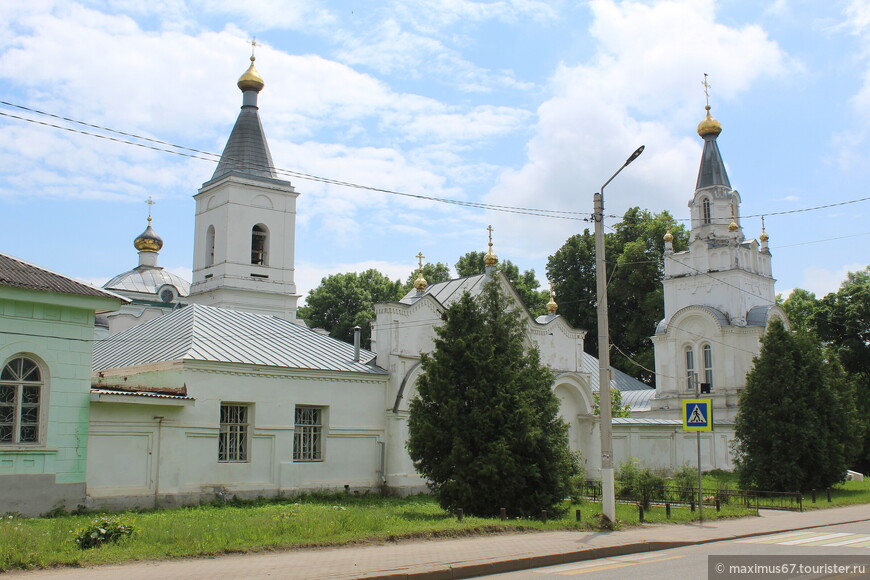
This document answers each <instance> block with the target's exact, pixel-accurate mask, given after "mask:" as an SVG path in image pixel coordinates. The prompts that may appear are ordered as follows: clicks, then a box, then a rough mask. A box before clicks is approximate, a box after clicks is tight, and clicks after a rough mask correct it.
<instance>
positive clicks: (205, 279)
mask: <svg viewBox="0 0 870 580" xmlns="http://www.w3.org/2000/svg"><path fill="white" fill-rule="evenodd" d="M255 60H256V59H255V57H254V55H253V54H252V55H251V65H250V66H249V67H248V70H246V71H245V73H244V74H243V75H242V76H241V78H239V81H238V87H239V89H240V90H241V91H242V110H241V112H240V113H239V117H238V119H237V120H236V124H235V126H234V127H233V130H232V133H230V137H229V140H228V141H227V144H226V147H225V148H224V151H223V154H222V155H221V159H220V162H219V163H218V166H217V169H215V172H214V175H212V177H211V179H210V180H209V181H207V182H205V183H204V184H203V185H202V187H201V188H200V189H199V192H198V193H197V194H196V195H195V196H194V199H195V200H196V225H195V241H194V258H193V281H192V284H191V287H190V302H196V303H199V304H206V305H208V306H217V307H221V308H230V309H235V310H244V311H248V312H256V313H260V314H271V315H274V316H278V317H280V318H284V319H287V320H295V319H296V303H297V300H298V299H299V295H298V294H297V293H296V283H295V282H294V259H295V258H294V254H295V240H296V198H297V197H298V195H299V194H298V193H296V190H295V189H294V188H293V186H292V184H291V183H290V182H289V181H284V180H282V179H279V178H278V174H277V172H276V171H275V166H274V164H273V163H272V155H271V153H270V152H269V145H268V143H267V142H266V135H265V133H264V132H263V125H262V123H261V122H260V115H259V108H258V105H257V97H258V95H259V93H260V91H261V90H262V89H263V87H264V86H265V83H264V82H263V79H262V77H261V76H260V74H259V73H258V72H257V69H256V68H255V67H254V61H255Z"/></svg>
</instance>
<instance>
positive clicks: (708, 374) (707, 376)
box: [701, 344, 713, 391]
mask: <svg viewBox="0 0 870 580" xmlns="http://www.w3.org/2000/svg"><path fill="white" fill-rule="evenodd" d="M701 352H702V353H703V354H702V356H701V362H702V364H703V365H704V382H705V383H707V384H708V385H710V390H711V391H712V390H713V347H712V346H710V345H709V344H705V345H704V346H702V347H701Z"/></svg>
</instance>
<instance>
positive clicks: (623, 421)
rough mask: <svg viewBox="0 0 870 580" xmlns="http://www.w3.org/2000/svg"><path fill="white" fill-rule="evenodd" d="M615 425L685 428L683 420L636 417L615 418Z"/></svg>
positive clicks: (725, 422)
mask: <svg viewBox="0 0 870 580" xmlns="http://www.w3.org/2000/svg"><path fill="white" fill-rule="evenodd" d="M613 424H614V425H671V426H675V427H676V426H679V427H682V426H683V420H682V419H642V418H635V417H614V418H613ZM713 425H722V426H723V427H724V426H728V425H734V421H717V420H715V419H714V420H713Z"/></svg>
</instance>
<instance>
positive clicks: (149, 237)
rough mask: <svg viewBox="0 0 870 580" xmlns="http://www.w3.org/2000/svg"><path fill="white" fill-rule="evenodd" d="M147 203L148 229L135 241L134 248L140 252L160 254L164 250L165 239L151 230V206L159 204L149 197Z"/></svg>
mask: <svg viewBox="0 0 870 580" xmlns="http://www.w3.org/2000/svg"><path fill="white" fill-rule="evenodd" d="M145 203H147V204H148V227H147V228H145V231H144V232H142V233H141V234H139V235H138V236H137V237H136V239H135V240H133V247H134V248H136V249H137V250H139V251H140V252H159V251H160V249H161V248H163V238H161V237H160V236H158V235H157V234H156V233H154V230H153V229H152V228H151V206H152V205H154V204H155V203H157V202H156V201H154V200H152V199H151V198H150V197H149V198H148V200H147V201H146V202H145Z"/></svg>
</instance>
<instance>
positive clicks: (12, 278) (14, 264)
mask: <svg viewBox="0 0 870 580" xmlns="http://www.w3.org/2000/svg"><path fill="white" fill-rule="evenodd" d="M0 286H9V287H12V288H25V289H28V290H41V291H43V292H57V293H60V294H74V295H76V296H93V297H97V298H112V299H115V300H118V301H120V302H127V300H126V299H125V298H122V297H121V296H118V295H116V294H112V293H111V292H106V291H104V290H100V289H99V288H95V287H93V286H89V285H87V284H82V283H81V282H77V281H76V280H73V279H72V278H69V277H67V276H64V275H63V274H57V273H55V272H52V271H51V270H46V269H45V268H40V267H39V266H34V265H33V264H30V263H28V262H25V261H23V260H19V259H17V258H13V257H12V256H9V255H7V254H0Z"/></svg>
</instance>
